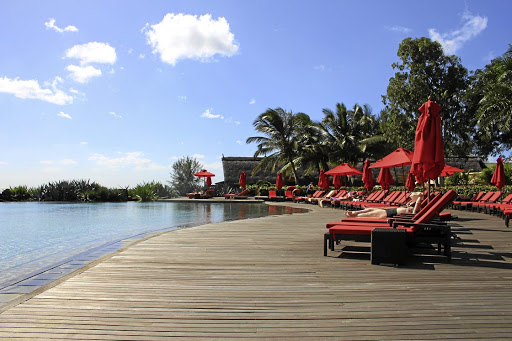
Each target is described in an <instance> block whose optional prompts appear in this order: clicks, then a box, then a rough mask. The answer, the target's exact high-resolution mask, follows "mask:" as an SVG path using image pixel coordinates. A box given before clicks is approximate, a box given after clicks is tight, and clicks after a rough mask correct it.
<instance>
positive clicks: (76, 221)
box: [0, 202, 292, 286]
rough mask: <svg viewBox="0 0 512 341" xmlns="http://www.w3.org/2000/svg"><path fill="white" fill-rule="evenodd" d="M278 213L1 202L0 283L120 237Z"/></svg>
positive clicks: (218, 207) (220, 207)
mask: <svg viewBox="0 0 512 341" xmlns="http://www.w3.org/2000/svg"><path fill="white" fill-rule="evenodd" d="M269 210H270V211H269ZM283 213H292V211H291V210H290V208H286V207H282V206H267V205H264V204H239V203H234V204H230V203H200V202H193V203H182V202H151V203H137V202H127V203H48V202H24V203H0V286H1V285H2V284H5V283H9V282H12V281H15V280H17V279H19V278H23V276H26V275H27V274H30V273H33V272H34V271H37V270H38V269H42V268H45V267H48V266H51V265H52V264H55V263H58V262H62V261H63V260H65V259H68V258H69V257H71V256H73V255H78V254H80V253H84V252H87V251H88V250H92V249H94V248H98V247H99V246H102V245H106V244H109V243H113V242H115V241H119V240H121V239H128V238H133V237H136V238H142V237H144V236H145V235H147V234H149V233H155V232H159V231H166V230H172V229H175V228H177V227H180V226H191V225H202V224H207V223H212V222H221V221H227V220H234V219H245V218H255V217H261V216H266V215H269V214H283Z"/></svg>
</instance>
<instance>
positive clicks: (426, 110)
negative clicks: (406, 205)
mask: <svg viewBox="0 0 512 341" xmlns="http://www.w3.org/2000/svg"><path fill="white" fill-rule="evenodd" d="M419 111H420V112H421V115H420V118H419V120H418V125H417V126H416V137H415V140H414V157H413V159H412V166H411V167H412V173H413V174H414V176H415V177H416V179H417V180H418V181H419V182H421V183H423V182H426V181H427V180H430V179H436V178H437V177H438V176H439V174H441V171H442V170H443V167H444V143H443V136H442V134H441V116H440V115H439V111H441V106H440V105H439V104H437V103H436V102H434V101H431V100H430V97H429V99H428V101H427V102H425V103H424V104H423V105H422V106H421V107H420V108H419Z"/></svg>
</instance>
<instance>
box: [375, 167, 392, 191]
mask: <svg viewBox="0 0 512 341" xmlns="http://www.w3.org/2000/svg"><path fill="white" fill-rule="evenodd" d="M377 182H378V183H379V184H380V186H381V187H382V188H383V189H388V188H389V186H391V184H392V183H393V182H395V180H394V179H393V176H392V175H391V172H390V171H389V168H381V169H380V173H379V177H378V178H377Z"/></svg>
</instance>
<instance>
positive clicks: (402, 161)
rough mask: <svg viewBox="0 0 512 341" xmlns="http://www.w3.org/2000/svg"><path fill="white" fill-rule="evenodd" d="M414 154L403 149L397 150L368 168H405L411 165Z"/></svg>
mask: <svg viewBox="0 0 512 341" xmlns="http://www.w3.org/2000/svg"><path fill="white" fill-rule="evenodd" d="M413 156H414V153H413V152H411V151H410V150H407V149H405V148H402V147H400V148H398V149H397V150H395V151H394V152H391V153H390V154H388V155H386V156H385V157H383V158H382V159H380V160H378V161H377V162H375V163H374V164H373V165H371V166H370V168H388V167H398V166H407V165H410V164H411V163H412V158H413Z"/></svg>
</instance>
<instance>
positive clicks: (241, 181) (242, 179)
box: [238, 171, 247, 189]
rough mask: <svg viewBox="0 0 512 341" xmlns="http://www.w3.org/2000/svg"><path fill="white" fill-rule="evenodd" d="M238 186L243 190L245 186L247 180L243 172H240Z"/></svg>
mask: <svg viewBox="0 0 512 341" xmlns="http://www.w3.org/2000/svg"><path fill="white" fill-rule="evenodd" d="M238 184H239V185H240V187H242V188H243V189H245V187H246V186H247V178H246V175H245V172H244V171H241V172H240V179H239V180H238Z"/></svg>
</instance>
